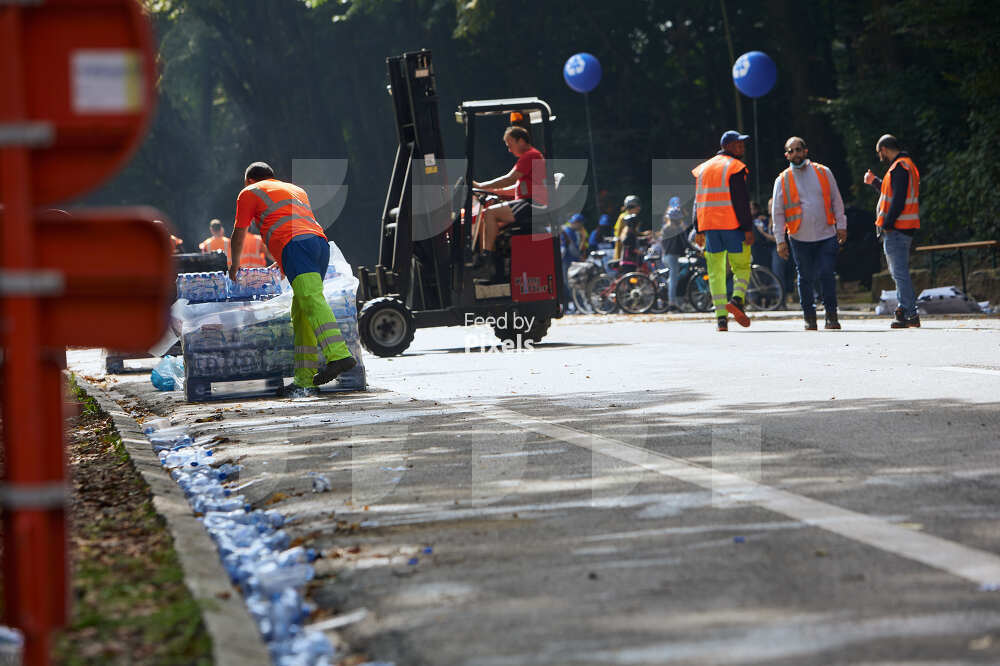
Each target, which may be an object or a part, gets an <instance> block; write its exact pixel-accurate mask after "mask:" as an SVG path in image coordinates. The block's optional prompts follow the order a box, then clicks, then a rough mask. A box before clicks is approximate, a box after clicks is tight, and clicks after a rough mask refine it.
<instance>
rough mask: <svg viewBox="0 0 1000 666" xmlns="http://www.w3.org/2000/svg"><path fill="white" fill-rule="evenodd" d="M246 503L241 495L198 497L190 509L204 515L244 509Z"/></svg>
mask: <svg viewBox="0 0 1000 666" xmlns="http://www.w3.org/2000/svg"><path fill="white" fill-rule="evenodd" d="M246 502H247V501H246V498H245V497H243V496H242V495H234V496H232V497H206V496H199V497H196V498H195V499H194V501H193V502H192V503H191V507H192V508H193V509H194V510H195V511H196V512H198V513H205V512H206V511H222V512H228V511H238V510H240V509H245V508H246V506H247V503H246Z"/></svg>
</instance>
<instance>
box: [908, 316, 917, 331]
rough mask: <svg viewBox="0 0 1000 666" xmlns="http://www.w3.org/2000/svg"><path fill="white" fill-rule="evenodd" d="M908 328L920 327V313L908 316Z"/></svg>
mask: <svg viewBox="0 0 1000 666" xmlns="http://www.w3.org/2000/svg"><path fill="white" fill-rule="evenodd" d="M906 328H920V315H913V316H912V317H907V318H906Z"/></svg>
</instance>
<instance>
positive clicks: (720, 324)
mask: <svg viewBox="0 0 1000 666" xmlns="http://www.w3.org/2000/svg"><path fill="white" fill-rule="evenodd" d="M715 330H717V331H728V330H729V319H728V318H727V317H716V319H715Z"/></svg>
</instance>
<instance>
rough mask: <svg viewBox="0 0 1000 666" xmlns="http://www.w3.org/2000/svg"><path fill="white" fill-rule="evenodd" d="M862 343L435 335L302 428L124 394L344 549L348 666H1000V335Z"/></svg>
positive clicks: (628, 328)
mask: <svg viewBox="0 0 1000 666" xmlns="http://www.w3.org/2000/svg"><path fill="white" fill-rule="evenodd" d="M844 324H845V328H846V330H844V331H840V332H827V331H819V332H805V331H801V330H799V329H800V323H799V322H797V321H790V320H783V321H778V320H774V321H770V320H769V321H758V322H755V324H754V325H753V326H752V327H751V328H750V329H746V330H732V331H731V332H729V333H727V334H717V333H715V331H714V327H713V325H712V323H710V322H707V321H670V322H666V321H664V320H662V319H657V318H652V317H651V318H626V317H612V318H597V317H581V318H575V319H574V318H569V319H566V320H564V321H561V322H557V323H556V324H555V325H554V326H553V328H552V331H551V333H550V335H549V337H548V338H546V340H545V341H544V342H543V343H542V344H540V345H538V346H537V347H536V348H535V350H534V351H530V352H524V353H507V354H500V353H482V352H477V351H476V350H475V349H473V350H472V352H471V353H467V351H466V347H468V346H471V347H473V348H476V347H478V346H479V344H480V341H486V340H489V338H490V335H489V332H488V330H486V329H462V330H459V329H452V330H448V329H436V330H427V331H419V332H418V334H417V337H416V340H415V342H414V345H413V347H412V348H411V350H410V351H409V352H408V353H407V354H406V355H404V356H402V357H397V358H394V359H375V358H368V359H366V363H367V367H368V370H369V381H370V383H371V384H372V387H373V390H372V391H370V392H367V393H364V394H356V395H340V396H324V397H323V398H320V399H313V400H299V401H292V402H289V401H276V400H264V399H255V400H243V401H241V402H220V403H214V404H211V405H198V406H192V405H186V404H184V403H183V402H181V401H180V400H179V396H174V395H172V394H156V393H155V392H153V391H152V390H151V388H150V387H149V386H148V381H147V379H146V377H145V376H143V375H123V376H120V377H116V378H113V380H116V381H119V382H120V384H119V386H120V387H121V388H122V389H123V390H124V391H125V392H127V393H129V394H131V395H133V396H135V397H136V398H137V399H139V400H140V401H141V403H142V404H144V405H146V406H148V407H149V408H151V409H153V410H154V411H157V412H159V413H170V414H172V416H173V418H174V419H175V420H177V421H186V422H189V423H191V424H192V428H193V429H195V430H196V431H197V432H199V433H200V434H204V435H215V434H218V435H223V436H225V437H228V438H229V440H230V441H229V442H227V443H225V444H222V445H221V446H220V447H219V449H218V452H217V454H216V455H217V457H220V458H221V459H226V458H232V459H238V460H240V462H241V463H242V464H243V465H244V470H243V473H242V475H241V479H240V480H239V483H241V484H249V485H248V486H246V487H245V489H244V492H245V493H246V494H247V495H248V496H249V497H250V498H251V499H252V500H253V501H254V502H255V503H257V504H260V505H263V504H265V503H267V504H268V505H269V506H273V507H275V508H278V509H280V510H282V511H283V512H285V513H286V514H287V515H290V516H294V520H293V524H292V528H291V529H292V530H294V534H295V536H297V537H299V538H300V539H302V540H304V541H305V542H307V543H309V544H312V545H314V546H316V547H318V548H321V549H322V550H323V552H324V555H325V557H324V558H323V559H322V560H320V561H319V566H318V569H319V572H320V574H321V575H320V577H319V579H318V581H317V582H316V583H315V584H314V587H313V588H312V589H311V594H312V598H313V600H314V601H315V602H316V603H318V604H319V605H320V606H321V607H322V608H323V609H324V610H325V611H327V612H329V613H332V614H341V613H349V612H352V611H358V610H359V609H365V610H366V611H367V614H366V615H365V617H364V619H361V620H359V621H357V622H354V623H353V624H350V625H348V626H347V627H346V628H343V629H342V630H341V632H340V634H339V637H338V640H340V641H342V644H343V646H344V649H345V650H346V651H355V652H364V653H366V654H368V655H369V656H370V657H372V658H376V659H380V660H386V661H394V662H396V663H397V664H400V665H402V664H428V665H431V664H433V665H439V664H470V665H471V664H475V665H483V666H485V665H491V666H492V665H501V664H504V665H506V664H510V665H519V664H671V663H683V664H701V663H704V664H750V663H761V664H831V663H858V664H860V663H865V664H876V663H878V664H889V663H1000V592H998V591H992V590H993V588H996V587H997V585H998V584H1000V529H998V526H1000V522H998V519H1000V492H998V490H1000V448H998V443H1000V436H998V435H1000V410H998V396H1000V322H998V321H997V320H995V319H992V320H984V319H977V320H931V321H927V322H925V327H924V328H923V329H920V330H905V331H889V330H888V329H887V322H886V321H883V320H845V321H844ZM88 358H89V360H90V361H91V362H92V361H93V358H92V357H88V356H87V355H86V354H80V355H79V356H78V357H77V359H76V361H75V362H76V363H78V364H81V365H80V367H84V369H85V371H86V372H93V371H92V370H86V368H85V364H86V363H87V362H88ZM218 409H221V410H223V411H222V412H221V416H222V420H221V421H210V422H207V423H196V422H195V420H196V419H198V418H204V417H205V416H206V415H209V414H211V413H212V412H213V411H215V410H218ZM310 472H315V473H322V474H325V475H326V476H327V477H328V478H329V480H330V481H331V483H332V490H331V491H330V492H326V493H319V494H317V493H313V492H311V491H310V488H311V483H312V480H311V477H310V476H309V473H310ZM427 549H430V552H425V551H426V550H427ZM414 559H416V562H417V563H416V564H411V562H412V561H413V560H414ZM363 614H364V613H358V614H357V616H356V617H361V615H363Z"/></svg>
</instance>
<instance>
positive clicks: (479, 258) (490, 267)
mask: <svg viewBox="0 0 1000 666" xmlns="http://www.w3.org/2000/svg"><path fill="white" fill-rule="evenodd" d="M496 265H497V262H496V257H495V256H494V254H493V253H492V252H490V251H489V250H485V251H483V252H480V253H479V254H477V255H476V258H475V259H474V260H473V262H472V277H473V278H475V279H480V280H487V281H489V280H492V279H493V278H494V276H495V275H496V274H497V269H496Z"/></svg>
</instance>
